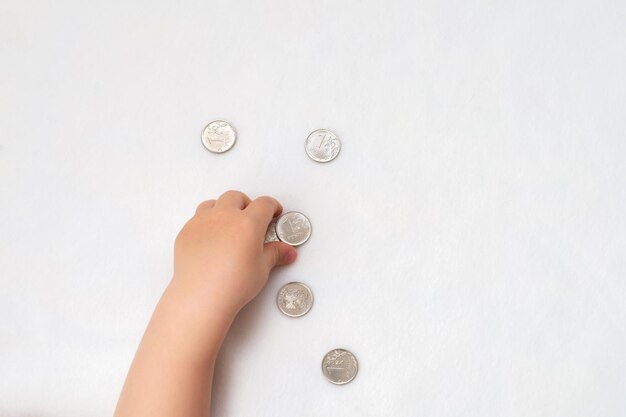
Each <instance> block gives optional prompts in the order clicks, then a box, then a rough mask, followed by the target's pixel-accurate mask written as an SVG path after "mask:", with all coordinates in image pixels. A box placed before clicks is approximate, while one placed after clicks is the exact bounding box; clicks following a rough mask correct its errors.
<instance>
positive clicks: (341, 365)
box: [322, 349, 359, 385]
mask: <svg viewBox="0 0 626 417" xmlns="http://www.w3.org/2000/svg"><path fill="white" fill-rule="evenodd" d="M358 371H359V363H358V362H357V360H356V358H355V357H354V355H353V354H352V353H351V352H349V351H347V350H345V349H333V350H331V351H330V352H328V353H327V354H326V355H325V356H324V359H323V360H322V373H323V374H324V376H325V377H326V379H328V380H329V381H330V382H332V383H333V384H336V385H343V384H347V383H348V382H350V381H352V380H353V379H354V377H355V376H356V374H357V372H358Z"/></svg>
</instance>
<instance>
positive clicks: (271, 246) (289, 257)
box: [263, 242, 298, 269]
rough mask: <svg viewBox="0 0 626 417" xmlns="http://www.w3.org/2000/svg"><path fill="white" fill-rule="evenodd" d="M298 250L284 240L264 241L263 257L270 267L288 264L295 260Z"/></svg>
mask: <svg viewBox="0 0 626 417" xmlns="http://www.w3.org/2000/svg"><path fill="white" fill-rule="evenodd" d="M297 256H298V252H296V250H295V248H293V247H292V246H290V245H288V244H286V243H284V242H272V243H266V244H265V246H264V247H263V257H264V258H265V263H266V264H267V266H269V267H270V269H272V268H274V267H275V266H281V265H289V264H290V263H292V262H293V261H295V260H296V257H297Z"/></svg>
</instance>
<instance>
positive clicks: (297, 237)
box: [276, 211, 311, 246]
mask: <svg viewBox="0 0 626 417" xmlns="http://www.w3.org/2000/svg"><path fill="white" fill-rule="evenodd" d="M276 235H277V236H278V239H280V240H281V241H283V242H285V243H288V244H290V245H291V246H299V245H302V244H303V243H304V242H306V241H307V240H309V237H310V236H311V222H310V221H309V219H307V217H306V216H305V215H304V214H302V213H299V212H297V211H290V212H288V213H285V214H283V215H282V216H280V217H279V218H278V221H277V222H276Z"/></svg>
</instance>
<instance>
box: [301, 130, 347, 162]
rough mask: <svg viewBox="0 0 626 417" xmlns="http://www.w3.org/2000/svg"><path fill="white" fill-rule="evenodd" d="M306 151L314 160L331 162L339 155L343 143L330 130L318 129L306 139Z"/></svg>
mask: <svg viewBox="0 0 626 417" xmlns="http://www.w3.org/2000/svg"><path fill="white" fill-rule="evenodd" d="M304 149H305V150H306V153H307V155H309V157H310V158H311V159H312V160H314V161H317V162H329V161H332V160H333V159H335V158H336V157H337V155H339V151H340V150H341V141H339V138H338V137H337V135H335V134H334V133H333V132H331V131H330V130H327V129H317V130H315V131H313V132H311V134H310V135H309V136H308V137H307V138H306V143H305V146H304Z"/></svg>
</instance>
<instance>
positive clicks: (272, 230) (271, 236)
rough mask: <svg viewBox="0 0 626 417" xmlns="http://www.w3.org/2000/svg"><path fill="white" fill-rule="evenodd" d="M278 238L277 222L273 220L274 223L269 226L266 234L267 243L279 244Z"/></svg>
mask: <svg viewBox="0 0 626 417" xmlns="http://www.w3.org/2000/svg"><path fill="white" fill-rule="evenodd" d="M279 240H280V239H278V236H277V235H276V220H272V222H271V223H270V224H269V226H267V231H266V232H265V243H269V242H278V241H279Z"/></svg>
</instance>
